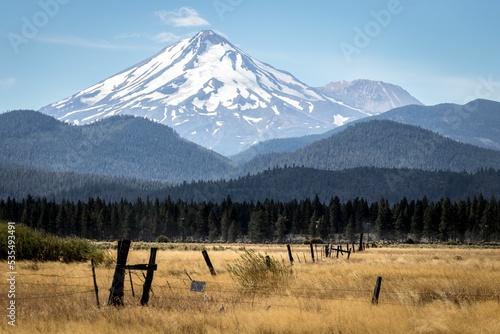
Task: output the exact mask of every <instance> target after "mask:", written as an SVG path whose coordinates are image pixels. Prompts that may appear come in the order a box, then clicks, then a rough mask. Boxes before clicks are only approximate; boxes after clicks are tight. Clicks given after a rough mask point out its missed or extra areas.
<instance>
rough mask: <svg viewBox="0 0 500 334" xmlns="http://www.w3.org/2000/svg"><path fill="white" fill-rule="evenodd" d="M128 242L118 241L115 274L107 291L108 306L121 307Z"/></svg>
mask: <svg viewBox="0 0 500 334" xmlns="http://www.w3.org/2000/svg"><path fill="white" fill-rule="evenodd" d="M129 249H130V240H120V241H118V249H117V257H116V267H115V274H114V276H113V283H112V284H111V288H110V289H109V291H110V293H109V299H108V305H113V306H123V286H124V282H125V265H126V263H127V257H128V251H129Z"/></svg>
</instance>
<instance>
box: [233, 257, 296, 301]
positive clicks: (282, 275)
mask: <svg viewBox="0 0 500 334" xmlns="http://www.w3.org/2000/svg"><path fill="white" fill-rule="evenodd" d="M227 269H228V272H229V274H230V275H231V277H232V278H233V279H234V280H236V281H237V282H238V283H239V284H240V285H241V287H242V288H243V290H244V292H250V293H256V292H266V291H269V290H278V289H282V288H285V287H287V286H288V284H289V283H290V282H291V280H292V279H293V272H292V267H291V266H290V265H289V264H286V263H285V262H283V261H279V260H276V259H274V258H271V257H269V256H264V255H262V254H258V253H255V252H253V251H247V250H245V252H244V253H243V254H242V255H241V259H239V260H236V261H234V263H232V264H228V265H227Z"/></svg>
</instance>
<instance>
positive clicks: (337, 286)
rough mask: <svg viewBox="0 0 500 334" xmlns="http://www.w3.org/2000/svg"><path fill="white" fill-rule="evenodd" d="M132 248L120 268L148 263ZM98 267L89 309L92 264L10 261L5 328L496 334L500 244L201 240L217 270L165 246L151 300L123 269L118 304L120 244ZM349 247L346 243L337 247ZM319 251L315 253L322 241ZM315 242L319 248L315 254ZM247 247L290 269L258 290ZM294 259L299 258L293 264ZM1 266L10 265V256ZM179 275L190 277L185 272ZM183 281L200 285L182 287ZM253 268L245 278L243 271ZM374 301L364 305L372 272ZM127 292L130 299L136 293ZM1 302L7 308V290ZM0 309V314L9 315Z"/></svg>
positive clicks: (138, 246)
mask: <svg viewBox="0 0 500 334" xmlns="http://www.w3.org/2000/svg"><path fill="white" fill-rule="evenodd" d="M151 246H157V245H152V244H146V243H132V248H131V250H130V253H129V257H128V261H127V263H128V264H142V263H148V260H149V248H150V247H151ZM99 247H100V248H104V249H105V252H106V253H107V254H106V257H105V260H104V261H102V262H101V264H100V265H99V266H97V267H96V280H97V285H98V288H99V300H100V308H98V307H97V302H96V296H95V292H94V285H93V278H92V270H91V265H90V262H77V263H63V262H55V261H53V262H30V261H20V262H18V263H17V276H16V298H15V300H16V326H15V327H12V326H9V325H8V324H7V321H8V319H7V317H5V316H4V317H3V320H2V322H1V323H0V331H1V332H2V333H5V332H7V333H72V334H76V333H118V332H119V333H134V334H137V333H499V332H500V316H499V314H500V250H499V249H485V248H465V247H463V248H459V247H435V248H421V247H419V246H414V247H409V248H390V247H379V248H368V249H366V250H364V251H362V252H358V251H357V252H355V253H353V254H351V256H350V258H349V259H347V256H346V255H339V257H338V258H337V257H336V254H335V253H334V254H333V257H331V258H326V257H325V256H324V254H323V253H322V252H319V253H318V254H317V255H316V262H315V263H313V262H312V259H311V254H310V249H309V246H307V245H292V254H293V256H294V260H295V262H294V265H293V266H290V264H289V260H288V253H287V249H286V246H285V245H243V244H241V245H240V244H221V245H205V247H206V250H207V251H208V254H209V255H210V258H211V261H212V263H213V265H214V268H215V270H216V272H217V275H216V276H212V275H211V274H210V271H209V269H208V267H207V265H206V263H205V261H204V259H203V256H202V254H201V249H203V248H204V247H203V246H202V245H199V244H185V245H181V244H164V245H163V246H162V247H161V248H160V249H159V250H158V253H157V257H156V263H157V264H158V270H157V271H156V272H155V273H154V280H153V284H152V291H151V294H150V300H149V303H148V305H147V306H140V298H141V294H142V286H143V281H144V276H143V273H142V272H141V271H133V272H131V273H130V276H129V273H128V271H127V272H126V277H125V296H124V304H125V305H124V307H118V308H117V307H112V306H108V305H107V300H108V297H109V288H110V286H111V282H112V279H113V273H114V261H115V259H116V250H114V249H112V248H110V247H109V245H108V244H100V245H99ZM344 247H345V246H344ZM319 249H321V248H319ZM319 249H318V250H319ZM248 251H250V252H253V253H252V254H256V255H258V256H262V257H263V256H265V255H269V256H270V258H272V259H273V261H274V260H275V261H277V262H279V263H281V265H282V266H283V268H287V270H289V271H290V275H289V277H288V279H287V280H286V281H282V280H277V279H276V278H275V277H264V278H256V279H262V280H266V281H265V284H264V285H258V286H256V288H255V289H253V291H252V289H248V288H244V287H243V286H242V282H241V281H240V280H239V279H238V277H237V276H235V275H234V274H233V275H232V274H231V273H230V268H231V266H234V265H235V264H240V265H245V263H244V262H242V258H243V256H244V255H245V254H248ZM299 260H300V262H299ZM0 265H1V266H3V267H4V268H5V270H4V271H5V272H7V271H8V268H7V262H5V261H3V262H0ZM186 273H187V274H186ZM188 274H189V276H190V277H191V279H193V280H196V281H203V282H206V290H205V291H204V292H194V291H190V285H191V281H190V278H189V277H188ZM249 275H251V274H249ZM378 276H380V277H382V285H381V291H380V296H379V302H378V304H372V295H373V290H374V286H375V282H376V279H377V277H378ZM132 288H133V290H134V295H135V296H133V295H132ZM1 289H2V291H1V295H0V304H2V305H4V306H5V305H7V302H8V300H7V292H8V291H7V290H8V285H7V284H2V285H1ZM3 309H4V311H3V312H4V313H5V314H7V310H6V309H5V307H4V308H3Z"/></svg>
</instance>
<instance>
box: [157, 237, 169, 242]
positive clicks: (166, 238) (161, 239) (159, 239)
mask: <svg viewBox="0 0 500 334" xmlns="http://www.w3.org/2000/svg"><path fill="white" fill-rule="evenodd" d="M156 242H161V243H164V242H170V239H169V238H168V237H167V236H164V235H159V236H158V237H157V238H156Z"/></svg>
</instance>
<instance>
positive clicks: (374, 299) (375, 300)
mask: <svg viewBox="0 0 500 334" xmlns="http://www.w3.org/2000/svg"><path fill="white" fill-rule="evenodd" d="M381 285H382V277H380V276H379V277H377V283H376V284H375V290H373V297H372V304H374V305H377V304H378V296H379V295H380V286H381Z"/></svg>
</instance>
